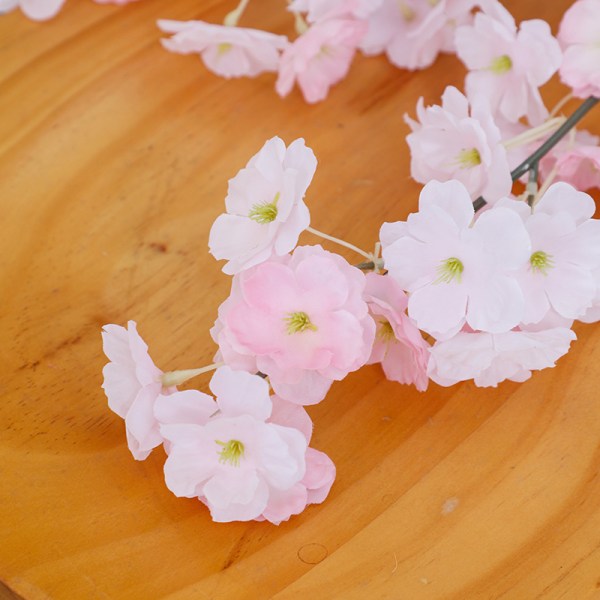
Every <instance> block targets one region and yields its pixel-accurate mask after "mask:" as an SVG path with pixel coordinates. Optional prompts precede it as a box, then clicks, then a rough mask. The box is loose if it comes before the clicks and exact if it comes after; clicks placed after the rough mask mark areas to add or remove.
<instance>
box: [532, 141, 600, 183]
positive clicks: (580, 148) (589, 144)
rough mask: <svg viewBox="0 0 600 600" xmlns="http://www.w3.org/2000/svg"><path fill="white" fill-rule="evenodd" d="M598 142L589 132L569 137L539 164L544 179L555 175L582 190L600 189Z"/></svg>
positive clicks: (555, 178) (557, 178) (599, 148)
mask: <svg viewBox="0 0 600 600" xmlns="http://www.w3.org/2000/svg"><path fill="white" fill-rule="evenodd" d="M599 141H600V138H598V136H596V135H592V134H590V133H589V132H587V131H577V132H574V134H573V135H569V136H567V137H566V138H565V139H563V140H561V141H560V142H559V143H558V144H557V145H556V146H555V147H554V148H553V149H552V150H551V151H550V152H549V153H548V154H547V155H546V156H545V157H544V158H543V159H542V160H541V161H540V173H541V176H542V179H545V178H547V177H550V176H552V177H553V179H554V180H556V181H564V182H565V183H570V184H571V185H572V186H573V187H575V188H577V189H578V190H580V191H585V190H589V189H591V188H600V145H599Z"/></svg>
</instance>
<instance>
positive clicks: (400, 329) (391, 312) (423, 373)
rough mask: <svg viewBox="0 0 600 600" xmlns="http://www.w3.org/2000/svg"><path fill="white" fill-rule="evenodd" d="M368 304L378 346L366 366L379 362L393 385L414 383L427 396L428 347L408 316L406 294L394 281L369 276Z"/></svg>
mask: <svg viewBox="0 0 600 600" xmlns="http://www.w3.org/2000/svg"><path fill="white" fill-rule="evenodd" d="M365 300H366V301H367V304H368V305H369V311H370V313H371V315H372V316H373V319H374V320H375V323H376V324H377V332H376V334H375V343H374V344H373V351H372V352H371V357H370V358H369V360H368V362H367V364H373V363H378V362H380V363H381V366H382V368H383V372H384V373H385V376H386V377H387V378H388V379H389V380H390V381H398V382H399V383H406V384H413V383H414V384H415V386H416V388H417V389H418V390H419V391H421V392H424V391H425V390H426V389H427V384H428V383H429V377H428V376H427V363H428V361H429V344H428V343H427V342H426V341H425V340H424V339H423V337H422V336H421V332H420V331H419V329H418V328H417V326H416V325H415V324H414V323H413V322H412V321H411V320H410V319H409V318H408V316H406V314H405V310H406V307H407V306H408V298H407V296H406V294H405V293H404V291H403V290H402V288H401V287H400V285H399V284H398V283H397V282H396V281H395V280H394V279H393V278H392V277H387V276H383V275H378V274H376V273H369V274H368V275H367V287H366V289H365Z"/></svg>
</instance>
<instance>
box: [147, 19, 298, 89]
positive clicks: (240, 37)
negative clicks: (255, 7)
mask: <svg viewBox="0 0 600 600" xmlns="http://www.w3.org/2000/svg"><path fill="white" fill-rule="evenodd" d="M157 25H158V27H159V28H160V29H161V30H162V31H164V32H165V33H172V34H173V36H172V37H170V38H168V39H162V40H161V43H162V45H163V46H164V47H165V48H166V49H167V50H170V51H171V52H177V53H178V54H200V56H201V57H202V60H203V61H204V64H205V65H206V67H207V68H208V69H210V70H211V71H213V72H214V73H216V74H217V75H221V76H222V77H225V78H230V77H243V76H245V77H256V76H257V75H258V74H260V73H264V72H266V71H277V68H278V65H279V54H280V52H281V50H283V49H284V48H285V47H286V46H287V45H288V43H289V42H288V39H287V38H286V37H285V36H282V35H275V34H273V33H268V32H266V31H261V30H259V29H249V28H246V27H231V26H227V25H213V24H211V23H205V22H204V21H169V20H166V19H160V20H158V21H157Z"/></svg>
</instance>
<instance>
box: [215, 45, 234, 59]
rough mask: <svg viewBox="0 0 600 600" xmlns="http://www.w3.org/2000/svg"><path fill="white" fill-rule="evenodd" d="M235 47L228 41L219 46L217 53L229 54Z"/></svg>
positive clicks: (221, 54) (219, 54)
mask: <svg viewBox="0 0 600 600" xmlns="http://www.w3.org/2000/svg"><path fill="white" fill-rule="evenodd" d="M232 48H233V44H230V43H228V42H223V43H222V44H219V45H218V46H217V55H218V56H223V54H227V53H228V52H229V51H230V50H231V49H232Z"/></svg>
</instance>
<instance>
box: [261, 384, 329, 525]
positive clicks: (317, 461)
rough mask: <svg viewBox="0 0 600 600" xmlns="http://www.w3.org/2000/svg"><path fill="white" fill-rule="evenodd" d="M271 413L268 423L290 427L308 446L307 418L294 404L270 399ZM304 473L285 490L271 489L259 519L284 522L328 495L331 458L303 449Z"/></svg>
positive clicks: (277, 522) (302, 409) (309, 422)
mask: <svg viewBox="0 0 600 600" xmlns="http://www.w3.org/2000/svg"><path fill="white" fill-rule="evenodd" d="M271 399H272V401H273V411H272V413H271V417H270V419H269V423H276V424H277V425H282V426H283V427H292V428H294V429H297V430H298V431H301V432H302V434H303V435H304V437H305V438H306V443H307V444H309V443H310V438H311V435H312V422H311V420H310V417H309V416H308V414H307V413H306V411H305V410H304V408H302V407H301V406H298V405H297V404H292V403H291V402H286V401H285V400H283V399H281V398H279V397H278V396H272V398H271ZM305 460H306V472H305V474H304V477H303V478H302V480H301V481H300V482H299V483H297V484H295V485H294V486H293V487H291V488H290V489H289V490H276V489H273V488H272V489H271V490H270V493H269V500H268V502H267V506H266V508H265V510H264V511H263V514H262V515H261V517H259V518H258V519H257V520H263V519H266V520H268V521H270V522H271V523H274V524H275V525H279V524H280V523H281V522H282V521H287V520H288V519H289V518H290V517H291V516H292V515H297V514H299V513H301V512H302V511H303V510H304V509H305V508H306V507H307V506H308V505H309V504H320V503H321V502H323V500H325V498H326V497H327V495H328V494H329V490H330V489H331V486H332V485H333V482H334V480H335V465H334V464H333V462H332V461H331V459H330V458H329V457H328V456H327V455H326V454H324V453H323V452H320V451H318V450H315V449H314V448H310V447H308V448H307V449H306V455H305Z"/></svg>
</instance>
